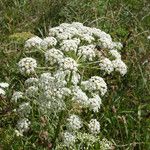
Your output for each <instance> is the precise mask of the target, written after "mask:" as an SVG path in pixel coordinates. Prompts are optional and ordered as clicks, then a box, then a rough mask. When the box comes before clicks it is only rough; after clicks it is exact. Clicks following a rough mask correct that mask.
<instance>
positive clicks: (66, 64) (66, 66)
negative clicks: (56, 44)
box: [59, 57, 78, 71]
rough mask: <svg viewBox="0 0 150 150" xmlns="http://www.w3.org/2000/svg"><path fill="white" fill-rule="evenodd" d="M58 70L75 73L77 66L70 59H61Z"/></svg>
mask: <svg viewBox="0 0 150 150" xmlns="http://www.w3.org/2000/svg"><path fill="white" fill-rule="evenodd" d="M59 65H60V69H62V70H68V71H77V67H78V64H77V63H76V61H75V60H74V59H72V58H71V57H66V58H64V59H62V60H61V61H60V63H59Z"/></svg>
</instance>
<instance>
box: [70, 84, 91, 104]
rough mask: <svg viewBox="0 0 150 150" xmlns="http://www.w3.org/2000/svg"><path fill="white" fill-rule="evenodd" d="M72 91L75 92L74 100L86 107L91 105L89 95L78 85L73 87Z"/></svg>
mask: <svg viewBox="0 0 150 150" xmlns="http://www.w3.org/2000/svg"><path fill="white" fill-rule="evenodd" d="M72 92H73V98H72V100H73V101H76V102H78V103H79V104H81V105H82V106H84V107H87V106H89V103H90V102H89V100H88V97H87V95H86V93H84V92H83V91H82V90H81V89H80V87H78V86H75V87H73V90H72Z"/></svg>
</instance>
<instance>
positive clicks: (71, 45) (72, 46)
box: [60, 40, 78, 52]
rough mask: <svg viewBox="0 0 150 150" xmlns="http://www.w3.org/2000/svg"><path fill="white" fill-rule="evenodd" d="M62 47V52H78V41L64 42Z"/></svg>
mask: <svg viewBox="0 0 150 150" xmlns="http://www.w3.org/2000/svg"><path fill="white" fill-rule="evenodd" d="M60 45H61V48H60V49H61V50H62V51H65V52H69V51H74V52H76V51H77V48H78V45H77V41H76V40H64V41H62V43H61V44H60Z"/></svg>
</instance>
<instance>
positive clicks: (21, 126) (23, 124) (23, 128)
mask: <svg viewBox="0 0 150 150" xmlns="http://www.w3.org/2000/svg"><path fill="white" fill-rule="evenodd" d="M30 124H31V122H30V121H29V120H28V119H27V118H23V119H20V120H18V122H17V129H18V131H19V132H20V133H23V132H27V131H28V130H29V126H30Z"/></svg>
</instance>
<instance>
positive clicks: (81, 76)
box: [12, 22, 127, 146]
mask: <svg viewBox="0 0 150 150" xmlns="http://www.w3.org/2000/svg"><path fill="white" fill-rule="evenodd" d="M25 47H26V48H30V49H31V48H34V49H35V48H36V50H37V51H40V54H41V52H43V55H42V56H45V57H44V58H45V63H44V64H43V65H44V66H42V64H41V67H37V62H36V60H35V59H33V58H31V57H26V58H23V59H21V60H20V61H19V63H18V66H19V70H20V72H21V73H22V74H26V75H28V76H29V75H30V77H29V78H28V79H27V80H26V81H25V90H24V92H15V93H14V94H13V96H12V101H15V102H17V101H18V100H19V99H21V98H23V99H25V100H26V101H25V102H23V103H21V104H20V105H19V108H18V110H17V112H18V114H19V115H20V117H21V118H20V121H19V122H18V124H17V127H18V130H17V131H18V132H17V133H18V134H19V133H20V134H23V132H26V131H27V130H28V129H29V125H30V122H29V120H28V119H27V117H28V116H29V114H30V109H31V105H30V102H35V104H37V106H38V109H39V112H40V113H41V114H44V115H49V116H51V117H52V116H53V115H55V116H57V114H59V113H60V112H61V111H63V110H65V111H66V112H67V113H68V114H67V115H66V116H69V117H68V118H66V116H63V117H64V118H63V119H64V120H66V122H65V121H64V122H65V123H64V124H63V125H62V126H65V127H66V128H65V129H63V128H61V132H62V133H63V135H64V136H63V138H64V144H65V145H66V146H69V145H72V144H73V143H75V141H76V139H77V133H78V132H79V130H82V129H84V131H85V130H86V129H87V127H88V130H87V132H88V131H90V133H89V134H90V135H91V137H96V135H97V134H99V132H100V123H99V122H98V121H97V120H96V119H91V118H90V119H91V120H90V121H89V124H87V125H86V124H84V117H85V116H83V117H82V119H81V118H80V117H81V116H82V115H81V116H80V114H77V112H80V113H82V112H88V111H89V110H90V111H89V112H91V111H92V113H97V112H98V111H99V109H100V107H101V104H102V99H101V97H102V96H104V95H105V94H106V92H107V84H106V82H105V80H104V79H103V78H102V77H100V76H99V75H98V71H97V70H94V71H93V72H92V70H93V68H98V69H99V70H102V72H105V73H107V74H111V73H112V72H114V71H117V72H120V74H121V75H122V76H123V75H125V74H126V72H127V66H126V65H125V64H124V62H123V61H122V60H121V54H120V53H119V52H118V50H120V49H121V48H122V44H121V43H119V42H113V41H112V38H111V36H110V35H109V34H107V33H105V32H104V31H101V30H100V29H96V28H90V27H86V26H84V25H83V24H82V23H79V22H73V23H71V24H69V23H62V24H60V26H58V27H54V28H50V29H49V36H48V37H45V38H44V39H41V38H39V37H32V38H31V39H29V40H27V41H26V43H25ZM98 47H99V48H100V49H99V48H98ZM31 51H32V49H31ZM42 58H43V57H42ZM42 62H43V61H42ZM88 68H89V70H88ZM96 71H97V72H96ZM100 73H101V72H100ZM101 76H102V75H101ZM75 105H79V108H78V107H77V108H75ZM75 109H79V110H81V111H75ZM75 114H77V115H75ZM52 118H53V117H52ZM57 118H59V117H57ZM86 119H87V118H86ZM55 122H59V120H57V119H56V121H55ZM52 124H55V123H52ZM84 126H87V127H84ZM66 129H67V130H66ZM83 134H84V133H83ZM87 135H88V134H87ZM88 137H90V136H88ZM93 140H94V138H93Z"/></svg>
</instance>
